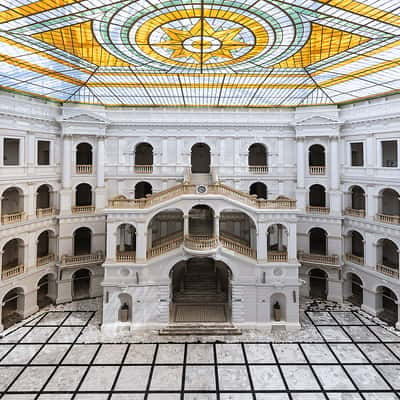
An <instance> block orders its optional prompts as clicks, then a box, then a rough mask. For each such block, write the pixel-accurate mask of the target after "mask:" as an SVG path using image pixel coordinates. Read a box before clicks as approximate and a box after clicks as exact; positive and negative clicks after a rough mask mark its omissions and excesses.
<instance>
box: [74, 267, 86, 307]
mask: <svg viewBox="0 0 400 400" xmlns="http://www.w3.org/2000/svg"><path fill="white" fill-rule="evenodd" d="M86 297H90V271H89V270H87V269H79V270H78V271H76V272H75V273H74V274H73V275H72V299H73V300H77V299H82V298H86Z"/></svg>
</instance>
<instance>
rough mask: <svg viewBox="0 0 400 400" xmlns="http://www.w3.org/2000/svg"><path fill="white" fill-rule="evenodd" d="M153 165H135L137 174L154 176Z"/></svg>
mask: <svg viewBox="0 0 400 400" xmlns="http://www.w3.org/2000/svg"><path fill="white" fill-rule="evenodd" d="M152 173H153V166H152V165H135V174H152Z"/></svg>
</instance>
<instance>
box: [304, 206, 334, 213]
mask: <svg viewBox="0 0 400 400" xmlns="http://www.w3.org/2000/svg"><path fill="white" fill-rule="evenodd" d="M306 211H307V212H308V213H309V214H329V213H330V208H329V207H316V206H307V207H306Z"/></svg>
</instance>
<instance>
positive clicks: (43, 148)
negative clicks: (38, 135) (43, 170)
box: [37, 140, 50, 165]
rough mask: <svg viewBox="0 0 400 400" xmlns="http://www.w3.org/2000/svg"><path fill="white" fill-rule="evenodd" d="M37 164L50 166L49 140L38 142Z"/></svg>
mask: <svg viewBox="0 0 400 400" xmlns="http://www.w3.org/2000/svg"><path fill="white" fill-rule="evenodd" d="M37 163H38V165H50V142H49V141H47V140H39V141H38V142H37Z"/></svg>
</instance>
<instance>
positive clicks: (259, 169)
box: [249, 165, 268, 175]
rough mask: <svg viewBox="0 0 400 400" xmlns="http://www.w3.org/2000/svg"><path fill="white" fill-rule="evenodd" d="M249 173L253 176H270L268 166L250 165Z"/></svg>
mask: <svg viewBox="0 0 400 400" xmlns="http://www.w3.org/2000/svg"><path fill="white" fill-rule="evenodd" d="M249 173H250V174H252V175H266V174H268V167H267V166H266V165H249Z"/></svg>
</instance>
